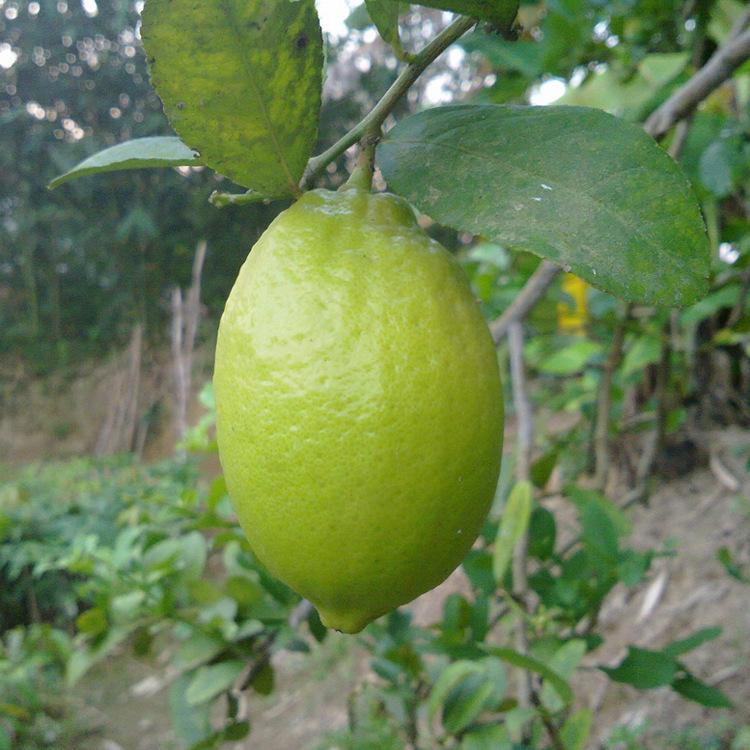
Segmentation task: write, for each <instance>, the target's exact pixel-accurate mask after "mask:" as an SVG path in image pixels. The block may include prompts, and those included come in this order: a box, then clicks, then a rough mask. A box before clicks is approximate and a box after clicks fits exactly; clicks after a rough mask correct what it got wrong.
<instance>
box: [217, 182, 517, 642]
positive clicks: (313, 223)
mask: <svg viewBox="0 0 750 750" xmlns="http://www.w3.org/2000/svg"><path fill="white" fill-rule="evenodd" d="M214 386H215V393H216V406H217V436H218V444H219V455H220V458H221V463H222V467H223V469H224V473H225V476H226V481H227V486H228V488H229V493H230V496H231V498H232V502H233V504H234V507H235V510H236V512H237V516H238V518H239V521H240V524H241V525H242V527H243V529H244V531H245V533H246V534H247V537H248V539H249V542H250V545H251V547H252V549H253V551H254V553H255V554H256V556H257V557H258V558H259V560H260V561H261V562H262V563H263V564H264V565H265V566H266V567H267V568H268V569H269V570H270V571H271V572H272V573H273V574H274V575H276V576H277V577H278V578H280V579H281V580H283V581H284V582H286V583H287V584H288V585H289V586H291V587H292V588H293V589H295V590H296V591H297V592H299V593H300V594H301V595H302V596H305V597H307V598H308V599H310V601H311V602H312V603H313V604H314V605H315V606H316V607H317V608H318V610H319V612H320V616H321V618H322V620H323V622H324V623H325V624H326V625H328V626H329V627H333V628H336V629H338V630H341V631H344V632H347V633H354V632H357V631H359V630H361V629H362V628H363V627H364V626H365V625H366V624H367V623H368V622H370V621H371V620H373V619H374V618H376V617H378V616H380V615H382V614H384V613H386V612H388V611H389V610H391V609H393V608H395V607H397V606H399V605H401V604H404V603H406V602H408V601H410V600H411V599H413V598H415V597H416V596H418V595H419V594H421V593H423V592H425V591H427V590H429V589H430V588H432V587H434V586H436V585H437V584H438V583H440V582H441V581H442V580H443V579H445V578H446V576H447V575H448V574H449V573H450V572H451V571H452V570H453V569H454V568H455V567H456V566H457V565H458V564H459V563H460V562H461V560H462V558H463V557H464V556H465V554H466V553H467V551H468V550H469V548H470V547H471V545H472V543H473V542H474V540H475V538H476V536H477V534H478V533H479V530H480V528H481V525H482V522H483V519H484V517H485V515H486V513H487V510H488V507H489V505H490V502H491V501H492V498H493V495H494V492H495V487H496V483H497V477H498V472H499V468H500V456H501V449H502V427H503V405H502V392H501V385H500V376H499V373H498V365H497V358H496V354H495V350H494V346H493V343H492V340H491V337H490V334H489V331H488V329H487V326H486V324H485V322H484V320H483V318H482V316H481V313H480V311H479V309H478V307H477V304H476V302H475V300H474V299H473V297H472V294H471V291H470V288H469V284H468V282H467V280H466V277H465V276H464V274H463V272H462V270H461V269H460V267H459V266H458V265H457V263H456V262H455V261H454V259H453V257H452V256H451V255H450V253H449V252H448V251H447V250H445V248H443V247H442V246H441V245H439V244H438V243H436V242H435V241H433V240H431V239H430V238H429V237H428V236H427V235H426V234H425V233H424V232H423V231H422V230H421V229H420V227H419V226H418V224H417V223H416V221H415V218H414V215H413V212H412V210H411V209H410V208H409V206H408V205H407V204H406V203H405V202H403V201H402V200H401V199H400V198H397V197H396V196H393V195H389V194H371V193H369V192H367V191H364V190H360V189H349V190H343V191H339V192H336V193H334V192H330V191H325V190H314V191H310V192H308V193H305V194H304V196H303V197H302V198H301V199H300V200H299V201H298V202H297V203H295V204H294V205H293V206H292V207H291V208H289V209H288V210H286V211H284V212H283V213H282V214H281V215H280V216H278V217H277V218H276V220H275V221H274V222H273V223H272V224H271V226H270V227H269V228H268V230H267V231H266V232H265V234H264V235H263V236H262V237H261V238H260V240H259V241H258V243H257V244H256V245H255V247H254V248H253V249H252V252H251V253H250V255H249V256H248V258H247V261H246V262H245V264H244V265H243V266H242V269H241V271H240V273H239V276H238V278H237V281H236V283H235V285H234V288H233V289H232V292H231V294H230V296H229V299H228V301H227V304H226V309H225V311H224V314H223V316H222V319H221V324H220V327H219V338H218V344H217V350H216V366H215V374H214Z"/></svg>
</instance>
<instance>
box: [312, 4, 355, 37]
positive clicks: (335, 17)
mask: <svg viewBox="0 0 750 750" xmlns="http://www.w3.org/2000/svg"><path fill="white" fill-rule="evenodd" d="M316 5H317V8H318V15H319V16H320V25H321V26H322V27H323V31H325V32H327V33H328V34H334V35H336V36H344V35H345V34H346V25H345V24H344V20H345V19H346V18H347V16H348V15H349V14H350V13H351V10H352V8H353V7H354V6H356V5H360V3H359V2H356V0H317V3H316Z"/></svg>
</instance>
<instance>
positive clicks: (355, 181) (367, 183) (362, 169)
mask: <svg viewBox="0 0 750 750" xmlns="http://www.w3.org/2000/svg"><path fill="white" fill-rule="evenodd" d="M379 140H380V128H379V127H378V128H376V129H375V130H373V131H372V132H369V133H367V134H366V135H365V136H364V138H362V140H361V141H360V143H359V158H358V159H357V165H356V166H355V167H354V169H353V170H352V173H351V175H349V179H348V180H347V181H346V182H345V183H344V184H343V185H342V186H341V187H340V188H339V190H370V188H371V187H372V175H373V172H374V171H375V147H376V146H377V145H378V141H379Z"/></svg>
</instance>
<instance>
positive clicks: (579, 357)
mask: <svg viewBox="0 0 750 750" xmlns="http://www.w3.org/2000/svg"><path fill="white" fill-rule="evenodd" d="M601 351H602V345H601V344H597V343H596V342H594V341H586V340H585V339H584V340H582V341H575V342H574V343H572V344H569V345H568V346H566V347H564V348H563V349H560V350H558V351H556V352H555V353H554V354H552V355H551V356H549V357H546V358H545V359H543V360H542V362H541V363H540V365H539V371H540V372H543V373H546V374H547V375H574V374H575V373H577V372H580V371H581V370H583V368H584V367H585V366H586V365H587V364H588V362H589V360H590V359H591V358H592V357H594V356H596V355H597V354H600V353H601Z"/></svg>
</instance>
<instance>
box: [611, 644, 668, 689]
mask: <svg viewBox="0 0 750 750" xmlns="http://www.w3.org/2000/svg"><path fill="white" fill-rule="evenodd" d="M599 669H601V670H602V671H603V672H605V673H606V674H607V675H608V676H609V678H610V679H611V680H614V681H615V682H624V683H626V684H628V685H632V686H633V687H634V688H638V690H649V689H651V688H657V687H662V686H663V685H669V684H671V683H672V681H673V680H674V678H675V676H676V674H677V671H678V669H679V665H678V663H677V661H676V660H675V659H674V657H673V656H670V655H669V654H665V653H663V652H662V651H647V650H646V649H642V648H636V647H635V646H629V647H628V655H627V656H626V657H625V658H624V659H623V660H622V662H620V664H618V666H616V667H614V668H611V667H599Z"/></svg>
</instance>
